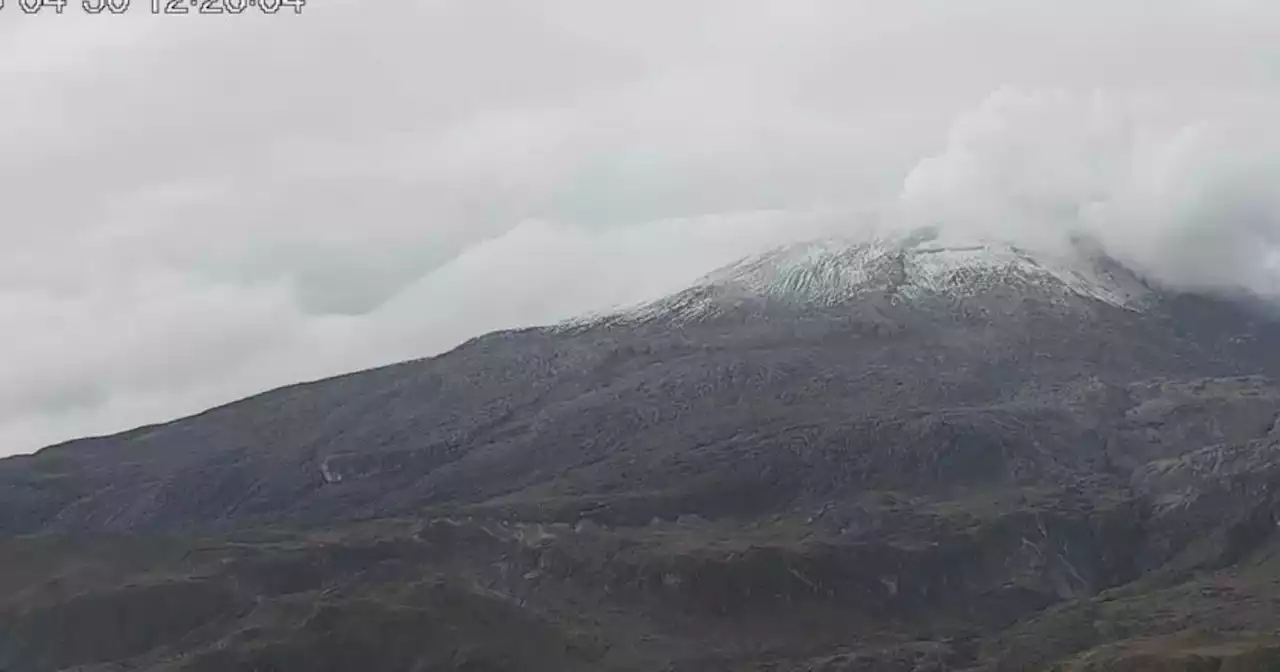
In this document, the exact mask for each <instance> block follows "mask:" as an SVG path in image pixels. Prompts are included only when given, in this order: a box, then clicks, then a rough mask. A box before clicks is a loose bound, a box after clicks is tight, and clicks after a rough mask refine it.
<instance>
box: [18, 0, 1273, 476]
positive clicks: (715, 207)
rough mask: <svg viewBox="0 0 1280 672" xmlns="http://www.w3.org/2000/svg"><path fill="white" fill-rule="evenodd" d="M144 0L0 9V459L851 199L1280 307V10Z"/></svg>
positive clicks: (630, 271) (578, 308)
mask: <svg viewBox="0 0 1280 672" xmlns="http://www.w3.org/2000/svg"><path fill="white" fill-rule="evenodd" d="M72 4H73V5H74V4H75V3H72ZM144 10H145V8H142V9H139V8H134V10H133V14H131V15H129V16H124V17H105V16H96V17H95V16H85V15H80V14H77V13H76V10H75V8H73V11H69V12H68V13H67V14H65V15H63V16H39V17H24V16H20V15H19V14H18V12H17V9H16V7H9V8H7V9H5V10H0V11H4V12H7V13H8V14H9V15H7V16H6V17H5V20H4V22H3V23H0V86H2V87H3V88H2V89H0V90H3V91H4V92H5V102H6V104H5V105H3V106H0V176H2V177H3V179H2V180H0V326H2V327H3V328H0V454H3V453H12V452H23V451H29V450H32V449H35V448H38V447H39V446H42V445H45V444H48V443H51V442H53V441H58V440H64V439H68V438H72V437H75V436H82V435H86V434H94V433H103V432H109V431H116V430H120V429H124V428H127V427H129V426H133V425H136V424H141V423H147V422H156V421H162V420H166V419H170V418H173V417H176V416H178V415H181V414H185V413H190V412H195V411H198V410H201V409H203V408H205V407H208V406H210V405H214V404H218V403H223V402H227V401H230V400H233V399H235V398H237V397H240V396H244V395H246V394H250V393H253V392H256V391H260V390H263V389H267V388H269V387H273V386H276V385H281V384H287V383H290V382H294V381H296V380H301V379H310V378H316V377H320V376H324V375H330V374H336V373H340V372H343V371H347V370H351V369H354V368H358V367H365V366H372V365H376V364H381V363H387V362H391V361H396V360H399V359H403V358H407V357H416V356H424V355H430V354H434V353H436V352H440V351H442V350H444V349H447V348H449V347H451V346H453V345H455V344H456V343H458V342H459V341H461V340H464V339H466V338H469V337H471V336H474V335H476V334H478V333H482V332H484V331H487V330H491V329H497V328H504V327H512V326H522V325H529V324H538V323H547V322H552V321H556V320H559V319H564V318H568V317H572V316H574V315H576V314H580V313H583V312H587V311H593V310H599V309H602V308H605V307H608V306H611V305H617V304H623V303H631V302H636V301H641V300H644V299H648V298H652V297H654V296H658V295H661V294H663V293H665V292H668V291H672V290H674V289H677V288H679V287H681V286H682V285H684V284H686V283H688V282H689V281H691V280H693V279H694V278H696V277H697V276H698V275H701V274H702V273H703V272H705V271H708V270H710V269H711V268H713V267H715V266H718V265H721V264H724V263H728V262H730V261H732V260H734V259H736V258H738V257H740V256H742V255H744V254H748V253H751V252H755V251H758V250H760V249H763V248H766V247H769V246H772V245H776V244H779V243H782V242H786V241H789V240H794V239H797V238H802V237H809V236H812V235H817V234H831V233H835V234H843V233H850V232H851V231H854V230H855V229H856V227H857V226H858V222H860V221H861V217H860V214H859V213H862V212H865V211H867V210H876V211H882V212H886V213H891V215H892V217H891V220H892V221H893V222H897V223H907V224H917V223H929V224H937V225H941V226H947V227H952V228H955V229H957V230H962V231H966V232H973V233H975V234H977V233H980V234H984V235H998V236H1001V237H1006V238H1012V239H1014V240H1016V241H1018V242H1023V243H1026V244H1039V243H1047V242H1053V241H1056V240H1060V239H1061V238H1062V237H1064V236H1066V235H1068V234H1071V233H1087V234H1089V235H1091V236H1093V237H1095V238H1097V239H1098V240H1100V241H1102V242H1103V244H1104V245H1105V246H1106V247H1107V249H1108V250H1109V251H1111V252H1112V253H1113V254H1116V255H1117V256H1119V257H1121V258H1122V259H1124V260H1126V261H1128V262H1129V263H1132V264H1134V265H1136V266H1139V267H1141V268H1143V269H1144V270H1146V271H1147V272H1148V273H1150V274H1152V275H1153V276H1155V277H1157V278H1160V279H1162V280H1164V281H1166V282H1169V283H1172V284H1177V285H1180V286H1185V287H1191V288H1212V289H1224V288H1238V287H1244V288H1248V289H1251V290H1254V291H1258V292H1262V293H1276V294H1280V289H1278V287H1280V286H1278V285H1277V277H1280V254H1278V253H1277V249H1280V189H1277V188H1276V185H1277V184H1280V147H1278V146H1277V142H1280V141H1277V140H1275V139H1274V138H1280V134H1278V133H1277V128H1276V122H1275V121H1274V120H1275V119H1280V116H1278V115H1277V113H1278V112H1280V78H1277V76H1276V73H1277V72H1280V68H1277V67H1276V64H1277V63H1280V44H1277V43H1276V41H1275V40H1274V35H1276V34H1280V6H1276V5H1275V4H1274V3H1270V2H1262V1H1254V0H1233V1H1230V2H1221V1H1212V0H1177V1H1175V2H1168V3H1162V4H1161V6H1160V7H1159V8H1158V10H1153V9H1151V6H1150V5H1149V4H1147V3H1143V2H1139V1H1138V0H1111V1H1109V2H1103V1H1102V0H1098V1H1096V2H1095V1H1092V0H1085V1H1082V2H1076V3H1049V2H1047V1H1046V2H1036V1H1031V2H1028V1H1026V0H1020V1H1018V2H1014V1H1013V0H973V2H966V3H954V2H941V1H940V0H904V1H903V2H895V3H876V2H867V1H861V0H796V1H795V2H788V3H777V2H772V1H766V0H736V1H734V2H729V1H727V0H684V1H682V2H679V3H677V2H675V1H674V0H672V1H670V2H667V1H665V0H660V1H658V2H652V3H643V6H637V5H636V3H624V2H622V1H621V0H618V1H617V2H613V1H610V0H604V1H602V0H546V1H545V2H539V3H527V2H518V1H517V0H475V1H473V2H465V3H464V2H454V1H451V0H415V1H413V2H404V3H397V4H396V6H395V7H392V6H390V5H388V6H385V7H382V6H377V7H375V6H371V5H368V3H353V2H342V1H338V0H333V1H331V2H327V3H319V2H314V3H312V6H309V7H308V8H307V9H306V11H305V12H304V13H303V14H302V15H300V16H294V15H288V14H282V15H278V16H273V17H264V16H250V15H244V16H239V17H230V16H228V17H209V16H187V17H152V16H147V13H146V11H144Z"/></svg>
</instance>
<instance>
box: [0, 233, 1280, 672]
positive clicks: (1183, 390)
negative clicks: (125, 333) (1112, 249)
mask: <svg viewBox="0 0 1280 672" xmlns="http://www.w3.org/2000/svg"><path fill="white" fill-rule="evenodd" d="M1262 308H1263V307H1260V306H1259V305H1250V304H1248V303H1244V302H1241V301H1236V300H1227V299H1220V298H1212V297H1204V296H1192V295H1183V294H1176V293H1172V292H1168V291H1166V290H1163V289H1161V288H1159V287H1157V286H1153V285H1150V284H1148V283H1146V282H1144V281H1143V280H1142V279H1141V278H1139V277H1137V276H1135V275H1134V274H1132V273H1130V272H1129V271H1127V270H1126V269H1124V268H1122V267H1121V266H1119V265H1118V264H1116V263H1115V262H1113V261H1111V260H1109V259H1107V258H1105V257H1104V256H1102V255H1100V254H1098V253H1097V252H1096V251H1095V250H1092V249H1090V248H1089V247H1088V246H1087V245H1084V244H1078V245H1076V246H1074V247H1071V248H1070V249H1065V250H1063V251H1061V252H1059V253H1056V254H1046V253H1044V252H1042V251H1036V252H1033V251H1029V250H1024V249H1019V248H1016V247H1012V246H1008V245H1001V244H996V243H991V242H982V241H978V242H974V241H948V240H945V239H941V238H939V237H938V236H936V235H934V234H929V233H925V234H922V235H916V236H913V237H908V238H905V239H897V240H885V241H877V242H872V243H856V244H855V243H851V242H849V241H836V240H828V241H819V242H816V243H808V244H804V245H797V246H791V247H787V248H782V249H779V250H776V251H773V252H770V253H768V254H765V255H761V256H759V257H756V258H752V259H747V260H744V261H742V262H740V263H738V264H735V265H733V266H730V267H728V268H725V269H721V270H719V271H717V272H715V273H712V274H711V275H709V276H707V277H706V278H704V279H703V280H702V281H700V282H699V283H697V284H695V285H694V286H692V287H690V288H689V289H688V290H686V291H684V292H680V293H677V294H675V295H673V296H670V297H667V298H665V299H662V300H660V301H657V302H654V303H652V304H648V305H645V306H640V307H637V308H634V309H628V310H624V311H620V312H617V313H615V314H610V315H601V316H594V317H591V318H584V319H582V320H578V321H575V322H572V323H567V324H562V325H556V326H553V327H546V328H537V329H526V330H519V331H511V332H502V333H495V334H490V335H487V336H484V337H481V338H478V339H475V340H473V341H470V342H468V343H466V344H463V345H462V346H460V347H459V348H457V349H455V350H454V351H451V352H449V353H446V354H444V355H441V356H439V357H435V358H431V359H426V360H420V361H415V362H406V363H403V364H398V365H395V366H390V367H385V368H382V369H377V370H373V371H366V372H362V373H357V374H352V375H349V376H343V377H340V378H335V379H332V380H326V381H320V382H317V383H310V384H305V385H297V386H293V387H289V388H284V389H281V390H276V391H272V392H268V393H266V394H263V395H259V396H257V397H253V398H250V399H246V400H243V401H240V402H237V403H234V404H230V405H227V406H224V407H221V408H217V409H213V410H210V411H208V412H206V413H203V414H201V415H198V416H195V417H192V418H187V419H183V420H180V421H177V422H173V423H168V424H164V425H159V426H155V427H146V428H141V429H138V430H134V431H131V432H126V433H124V434H120V435H116V436H111V437H102V438H96V439H88V440H83V441H76V442H71V443H68V444H64V445H60V446H53V447H50V448H47V449H45V450H43V451H41V452H40V453H38V454H36V455H33V456H25V457H19V458H12V459H8V460H3V461H0V534H3V535H4V537H5V538H4V540H2V541H0V669H6V668H5V667H4V666H6V665H7V666H8V668H9V669H21V670H61V669H78V670H108V669H111V670H117V669H146V670H179V669H181V670H215V669H216V670H227V669H233V670H234V669H244V670H294V669H322V670H323V669H333V670H340V669H352V667H353V666H359V667H362V668H365V669H376V670H384V669H385V670H454V669H466V670H526V669H528V670H536V669H548V670H552V669H554V670H569V669H584V670H585V669H591V670H601V669H616V670H832V671H835V670H952V669H956V670H958V669H990V670H1031V669H1051V668H1052V669H1063V670H1077V669H1078V670H1090V669H1097V670H1102V669H1132V670H1162V669H1168V670H1198V669H1237V670H1268V669H1276V667H1275V666H1277V665H1280V662H1277V661H1280V629H1278V626H1276V625H1275V623H1274V620H1273V618H1272V616H1271V614H1273V613H1280V609H1277V607H1280V604H1277V602H1280V591H1277V582H1280V555H1277V550H1280V546H1277V543H1276V542H1277V539H1278V538H1280V537H1278V536H1277V531H1278V530H1277V524H1276V521H1277V516H1278V515H1280V505H1278V504H1277V503H1276V499H1275V494H1274V493H1275V492H1276V485H1277V484H1278V483H1280V466H1278V465H1280V422H1278V421H1280V386H1277V385H1276V384H1275V383H1274V382H1273V380H1274V378H1275V377H1276V376H1277V374H1278V373H1280V322H1278V321H1276V320H1274V319H1273V318H1272V317H1271V316H1270V314H1269V313H1268V312H1267V311H1266V310H1263V309H1262ZM495 633H503V634H502V635H501V636H495ZM1269 666H1270V667H1269Z"/></svg>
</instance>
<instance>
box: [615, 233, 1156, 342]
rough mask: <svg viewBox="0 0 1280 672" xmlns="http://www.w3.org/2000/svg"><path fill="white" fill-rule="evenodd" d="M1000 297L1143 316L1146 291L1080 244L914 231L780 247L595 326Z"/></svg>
mask: <svg viewBox="0 0 1280 672" xmlns="http://www.w3.org/2000/svg"><path fill="white" fill-rule="evenodd" d="M997 293H999V294H1003V295H1005V296H1012V297H1034V298H1037V299H1039V300H1043V301H1048V302H1050V303H1055V304H1059V305H1064V306H1066V305H1076V304H1079V305H1086V304H1087V303H1088V301H1097V302H1101V303H1104V304H1108V305H1112V306H1117V307H1121V308H1125V309H1128V310H1141V309H1142V307H1143V304H1144V300H1145V299H1146V298H1148V297H1149V296H1150V295H1151V294H1152V290H1151V288H1150V287H1149V286H1148V285H1147V284H1146V283H1145V282H1144V281H1143V280H1142V279H1141V278H1139V277H1138V276H1136V275H1135V274H1133V273H1131V272H1130V271H1128V270H1127V269H1125V268H1124V267H1122V266H1121V265H1120V264H1118V263H1116V262H1115V261H1113V260H1111V259H1110V258H1109V257H1107V256H1105V255H1104V254H1102V253H1100V252H1099V251H1098V250H1096V249H1092V248H1090V247H1089V246H1088V245H1086V244H1084V243H1073V244H1070V245H1066V246H1064V249H1062V250H1047V249H1036V250H1031V249H1028V248H1025V247H1019V246H1016V245H1012V244H1008V243H1004V242H999V241H990V240H975V239H948V238H945V237H943V236H940V235H939V234H938V233H937V232H936V231H933V230H920V231H916V232H913V233H911V234H909V235H905V236H899V237H896V238H878V239H873V240H865V241H855V240H849V239H840V238H826V239H821V240H814V241H809V242H804V243H796V244H791V245H786V246H783V247H780V248H776V249H773V250H770V251H768V252H765V253H763V254H759V255H756V256H753V257H749V258H746V259H743V260H741V261H739V262H737V263H734V264H731V265H729V266H726V267H724V268H721V269H718V270H716V271H714V272H712V273H710V274H708V275H706V276H704V277H703V278H702V279H701V280H699V281H698V282H696V283H694V285H693V286H691V287H689V288H688V289H686V290H684V291H681V292H678V293H676V294H673V295H671V296H668V297H665V298H663V299H660V300H658V301H654V302H651V303H648V304H644V305H641V306H638V307H634V308H630V309H627V310H623V311H620V312H618V313H614V314H613V315H611V316H606V317H604V318H600V317H597V318H593V319H592V321H598V320H600V319H606V320H609V321H622V322H633V321H645V320H648V319H652V318H658V317H663V318H672V319H682V320H683V319H699V318H703V317H711V316H714V315H716V314H720V313H723V312H725V311H726V310H728V309H732V308H733V307H735V306H741V305H744V304H747V303H753V302H754V303H758V302H760V301H769V302H781V303H784V304H789V305H793V306H797V307H815V308H830V307H834V306H838V305H840V304H844V303H848V302H852V301H858V300H860V299H871V298H876V297H883V298H886V299H887V300H889V301H891V302H912V301H943V302H955V301H959V300H963V299H966V298H973V297H978V296H990V295H994V294H997ZM1081 299H1084V300H1087V301H1086V302H1085V304H1081V303H1080V300H1081Z"/></svg>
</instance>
